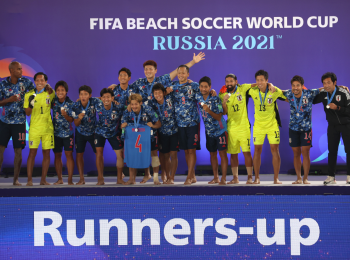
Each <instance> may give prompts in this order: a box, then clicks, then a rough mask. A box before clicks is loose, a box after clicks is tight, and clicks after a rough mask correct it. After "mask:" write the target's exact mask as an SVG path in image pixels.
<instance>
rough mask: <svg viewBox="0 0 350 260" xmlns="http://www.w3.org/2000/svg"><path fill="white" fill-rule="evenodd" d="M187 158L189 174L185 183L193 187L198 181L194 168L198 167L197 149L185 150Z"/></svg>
mask: <svg viewBox="0 0 350 260" xmlns="http://www.w3.org/2000/svg"><path fill="white" fill-rule="evenodd" d="M185 156H186V157H187V158H186V162H187V167H188V173H187V178H186V181H185V183H184V184H185V185H191V184H192V183H196V182H197V179H196V175H195V170H194V167H195V165H196V160H197V157H196V149H188V150H185Z"/></svg>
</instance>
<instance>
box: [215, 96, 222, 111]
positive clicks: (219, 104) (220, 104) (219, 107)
mask: <svg viewBox="0 0 350 260" xmlns="http://www.w3.org/2000/svg"><path fill="white" fill-rule="evenodd" d="M215 103H216V106H217V109H218V112H217V114H219V113H224V110H223V108H222V103H221V100H220V98H217V99H216V102H215Z"/></svg>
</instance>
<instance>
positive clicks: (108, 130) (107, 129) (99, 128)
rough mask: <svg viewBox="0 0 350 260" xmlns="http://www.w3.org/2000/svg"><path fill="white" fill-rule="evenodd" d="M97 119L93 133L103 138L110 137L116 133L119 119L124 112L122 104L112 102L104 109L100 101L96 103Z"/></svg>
mask: <svg viewBox="0 0 350 260" xmlns="http://www.w3.org/2000/svg"><path fill="white" fill-rule="evenodd" d="M96 111H97V115H98V121H97V124H96V130H95V133H96V134H99V135H102V136H103V137H104V138H110V137H113V136H115V135H116V134H117V131H118V129H119V127H120V119H121V116H122V115H123V112H124V105H122V104H119V105H116V104H114V103H113V102H112V106H111V108H110V109H109V110H107V109H105V107H104V105H103V103H102V102H100V103H99V104H97V105H96Z"/></svg>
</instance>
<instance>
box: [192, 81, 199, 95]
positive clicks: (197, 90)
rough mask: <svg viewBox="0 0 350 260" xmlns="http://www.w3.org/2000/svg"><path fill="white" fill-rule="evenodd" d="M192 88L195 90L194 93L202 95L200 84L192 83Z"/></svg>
mask: <svg viewBox="0 0 350 260" xmlns="http://www.w3.org/2000/svg"><path fill="white" fill-rule="evenodd" d="M191 86H192V89H193V91H194V93H200V91H199V84H198V83H197V82H192V83H191Z"/></svg>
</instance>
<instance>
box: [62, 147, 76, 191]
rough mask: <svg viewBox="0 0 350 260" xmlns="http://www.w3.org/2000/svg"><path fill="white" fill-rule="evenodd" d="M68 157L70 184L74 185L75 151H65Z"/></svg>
mask: <svg viewBox="0 0 350 260" xmlns="http://www.w3.org/2000/svg"><path fill="white" fill-rule="evenodd" d="M64 153H65V155H66V159H67V171H68V185H74V183H73V172H74V158H73V151H64Z"/></svg>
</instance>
